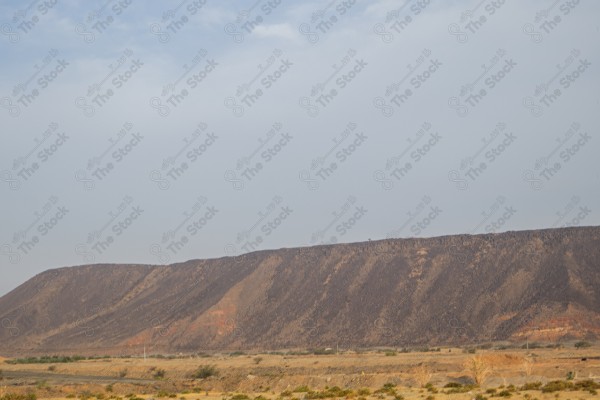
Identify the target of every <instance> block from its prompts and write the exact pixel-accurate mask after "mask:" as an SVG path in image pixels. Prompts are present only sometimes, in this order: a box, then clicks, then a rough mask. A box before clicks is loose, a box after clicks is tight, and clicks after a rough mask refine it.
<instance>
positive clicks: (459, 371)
mask: <svg viewBox="0 0 600 400" xmlns="http://www.w3.org/2000/svg"><path fill="white" fill-rule="evenodd" d="M5 361H6V360H5ZM0 371H1V373H0V400H33V395H35V397H37V399H80V400H127V398H129V400H140V399H151V398H152V399H159V398H165V399H169V398H171V399H173V398H174V399H180V400H202V399H206V400H214V399H219V400H221V399H226V400H254V399H257V400H275V399H280V400H303V399H304V400H314V399H332V400H335V399H340V398H346V399H354V400H377V399H379V400H402V399H406V400H410V399H418V400H434V399H435V400H444V399H452V400H463V399H478V400H483V399H484V398H486V399H490V400H493V398H494V397H498V398H501V397H510V398H511V399H526V400H534V399H539V400H542V399H556V398H559V399H560V398H562V399H573V400H577V399H591V398H600V396H599V395H598V394H594V392H600V389H594V387H597V388H600V346H593V347H589V348H584V349H575V348H573V347H572V346H570V347H564V348H559V349H547V348H540V349H530V350H524V349H510V350H481V349H480V350H477V351H476V353H474V354H472V353H468V352H464V351H463V350H461V349H458V348H442V349H441V350H440V351H439V352H410V353H401V352H394V351H380V352H378V351H369V352H365V353H354V352H345V353H341V354H330V355H292V354H243V353H242V354H240V353H232V354H214V355H211V356H203V357H198V356H193V357H181V358H173V359H169V358H152V357H149V358H147V359H145V360H144V359H143V358H137V357H136V358H106V359H95V360H84V361H77V362H70V363H52V364H48V363H46V364H8V363H6V362H4V361H2V360H0ZM476 380H479V381H481V384H480V385H476V384H475V381H476ZM552 381H561V383H554V384H553V383H551V382H552ZM535 382H539V383H538V384H534V383H535ZM528 383H529V384H530V385H529V386H525V387H524V385H526V384H528ZM531 389H532V390H531ZM542 389H545V390H542Z"/></svg>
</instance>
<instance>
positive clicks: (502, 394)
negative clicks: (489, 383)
mask: <svg viewBox="0 0 600 400" xmlns="http://www.w3.org/2000/svg"><path fill="white" fill-rule="evenodd" d="M496 396H498V397H510V396H512V393H511V392H510V391H509V390H502V391H501V392H498V394H497V395H496Z"/></svg>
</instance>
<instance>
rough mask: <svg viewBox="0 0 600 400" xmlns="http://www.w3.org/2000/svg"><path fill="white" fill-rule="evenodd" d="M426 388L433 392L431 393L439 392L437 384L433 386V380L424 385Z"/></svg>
mask: <svg viewBox="0 0 600 400" xmlns="http://www.w3.org/2000/svg"><path fill="white" fill-rule="evenodd" d="M424 388H425V389H427V391H428V392H431V393H437V392H438V390H437V388H436V387H435V386H433V383H431V382H428V383H427V384H426V385H425V386H424Z"/></svg>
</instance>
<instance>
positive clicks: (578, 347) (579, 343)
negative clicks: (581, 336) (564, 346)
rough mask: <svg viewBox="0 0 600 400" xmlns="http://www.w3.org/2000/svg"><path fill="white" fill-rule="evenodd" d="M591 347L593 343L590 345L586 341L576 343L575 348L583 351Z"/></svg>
mask: <svg viewBox="0 0 600 400" xmlns="http://www.w3.org/2000/svg"><path fill="white" fill-rule="evenodd" d="M591 346H592V344H591V343H589V342H586V341H583V340H581V341H579V342H577V343H575V348H576V349H582V348H585V347H591Z"/></svg>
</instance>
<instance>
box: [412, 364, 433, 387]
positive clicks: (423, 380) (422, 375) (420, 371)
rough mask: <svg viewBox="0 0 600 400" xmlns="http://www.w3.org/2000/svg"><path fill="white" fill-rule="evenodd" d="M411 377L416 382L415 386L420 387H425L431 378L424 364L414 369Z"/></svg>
mask: <svg viewBox="0 0 600 400" xmlns="http://www.w3.org/2000/svg"><path fill="white" fill-rule="evenodd" d="M413 375H414V378H415V382H417V384H418V385H419V386H420V387H425V385H427V384H428V383H429V381H430V380H431V377H432V376H433V374H432V373H431V371H430V370H429V368H428V367H427V366H426V365H425V364H421V365H419V366H418V367H416V368H415V369H413Z"/></svg>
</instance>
